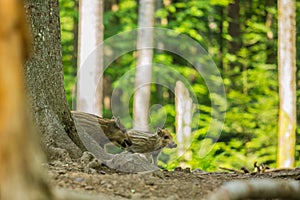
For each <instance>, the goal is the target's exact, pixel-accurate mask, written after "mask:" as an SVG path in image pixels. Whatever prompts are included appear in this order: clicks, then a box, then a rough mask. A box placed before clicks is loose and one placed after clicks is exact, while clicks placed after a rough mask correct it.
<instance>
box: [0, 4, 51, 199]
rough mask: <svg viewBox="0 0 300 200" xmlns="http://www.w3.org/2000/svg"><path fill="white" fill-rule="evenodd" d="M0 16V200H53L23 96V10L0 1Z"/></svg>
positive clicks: (25, 44) (25, 48) (25, 50)
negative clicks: (45, 178)
mask: <svg viewBox="0 0 300 200" xmlns="http://www.w3.org/2000/svg"><path fill="white" fill-rule="evenodd" d="M0 13H1V19H2V20H3V21H2V23H0V163H1V164H0V199H1V200H12V199H13V200H38V199H39V200H46V199H52V197H53V196H52V194H51V191H50V190H49V188H48V185H47V184H46V181H45V180H44V178H43V174H42V168H41V165H40V162H41V161H42V160H43V157H42V153H41V148H40V146H39V145H38V143H39V141H38V140H37V136H38V135H37V134H36V132H35V130H34V128H33V125H32V122H31V121H30V117H29V114H28V108H27V102H26V99H27V98H26V96H25V88H24V71H23V66H22V65H23V63H24V61H25V57H27V56H28V53H29V45H28V44H29V42H30V41H29V37H28V35H29V34H28V32H27V23H26V20H25V13H24V8H23V5H22V4H21V3H20V1H18V0H10V1H0Z"/></svg>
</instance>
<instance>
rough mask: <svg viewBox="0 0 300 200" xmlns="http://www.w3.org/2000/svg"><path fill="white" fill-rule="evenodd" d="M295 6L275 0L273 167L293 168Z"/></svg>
mask: <svg viewBox="0 0 300 200" xmlns="http://www.w3.org/2000/svg"><path fill="white" fill-rule="evenodd" d="M295 12H296V9H295V1H294V0H285V1H283V0H279V1H278V13H279V14H278V71H279V73H278V74H279V95H280V108H279V124H278V126H279V127H278V155H277V156H278V158H277V167H293V166H294V162H295V158H294V157H295V140H296V48H295V45H296V40H295V37H296V25H295V24H296V20H295V15H296V13H295Z"/></svg>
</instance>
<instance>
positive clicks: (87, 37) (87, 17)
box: [76, 0, 104, 116]
mask: <svg viewBox="0 0 300 200" xmlns="http://www.w3.org/2000/svg"><path fill="white" fill-rule="evenodd" d="M102 18H103V0H80V2H79V42H78V44H79V48H78V73H77V74H78V76H77V77H78V82H77V108H76V109H77V110H79V111H83V112H88V113H92V114H96V115H99V116H101V115H102V98H103V97H102V96H103V94H102V93H103V50H102V47H101V46H100V44H101V42H102V41H103V31H104V27H103V23H102Z"/></svg>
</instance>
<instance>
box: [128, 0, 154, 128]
mask: <svg viewBox="0 0 300 200" xmlns="http://www.w3.org/2000/svg"><path fill="white" fill-rule="evenodd" d="M154 10H155V0H140V1H139V21H138V26H139V28H140V29H139V31H138V38H137V49H138V53H137V54H138V55H137V64H136V75H135V88H136V90H135V94H134V105H133V107H134V108H133V109H134V111H133V112H134V115H133V118H134V125H133V127H134V128H135V129H142V130H148V129H149V127H148V121H149V119H148V118H149V104H150V86H151V77H152V59H153V49H152V46H153V32H152V31H151V29H145V28H147V27H148V28H151V27H153V25H154Z"/></svg>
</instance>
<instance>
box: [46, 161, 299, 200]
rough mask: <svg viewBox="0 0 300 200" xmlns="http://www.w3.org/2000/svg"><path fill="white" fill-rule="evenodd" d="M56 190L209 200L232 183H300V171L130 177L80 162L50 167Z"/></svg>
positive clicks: (183, 172) (122, 196)
mask: <svg viewBox="0 0 300 200" xmlns="http://www.w3.org/2000/svg"><path fill="white" fill-rule="evenodd" d="M47 167H48V169H49V175H50V179H51V180H50V183H51V185H52V186H53V187H57V188H63V189H70V190H72V191H76V192H80V193H89V194H105V195H107V199H170V200H176V199H206V197H207V195H208V194H209V193H210V192H211V191H214V190H216V189H217V188H219V187H220V186H221V185H222V184H223V183H225V182H228V181H231V180H249V179H253V178H272V179H278V180H287V179H291V180H300V169H299V168H296V169H290V170H280V171H274V172H265V173H260V174H258V173H252V174H250V173H248V174H237V173H228V172H210V173H207V172H203V171H201V170H195V171H194V172H190V171H189V170H174V171H165V170H164V171H161V172H154V173H144V174H128V173H123V172H117V171H115V170H111V169H109V168H107V167H105V166H101V167H99V168H97V169H93V168H88V167H87V165H83V164H81V163H80V162H77V161H69V162H60V161H55V162H51V163H49V164H47Z"/></svg>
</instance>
